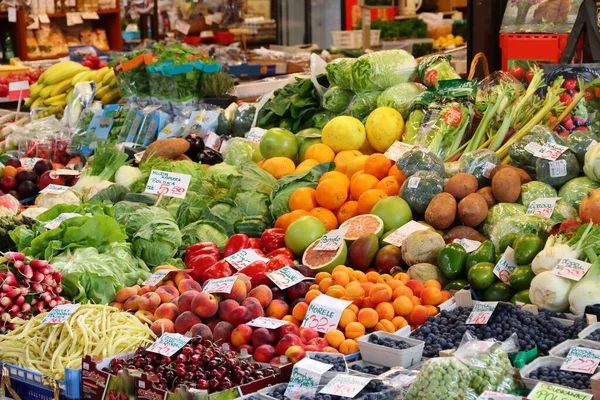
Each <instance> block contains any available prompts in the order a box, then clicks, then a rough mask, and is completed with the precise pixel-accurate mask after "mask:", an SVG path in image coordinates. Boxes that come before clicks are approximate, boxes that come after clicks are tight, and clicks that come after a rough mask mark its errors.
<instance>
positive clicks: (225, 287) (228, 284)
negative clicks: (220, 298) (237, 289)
mask: <svg viewBox="0 0 600 400" xmlns="http://www.w3.org/2000/svg"><path fill="white" fill-rule="evenodd" d="M238 278H239V277H238V276H236V275H233V276H228V277H226V278H219V279H211V280H209V281H208V282H206V284H204V288H203V289H202V292H204V293H231V289H232V288H233V284H234V283H235V281H237V280H238Z"/></svg>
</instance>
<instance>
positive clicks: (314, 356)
mask: <svg viewBox="0 0 600 400" xmlns="http://www.w3.org/2000/svg"><path fill="white" fill-rule="evenodd" d="M306 356H307V357H308V358H310V359H311V360H315V361H319V362H322V363H324V364H330V365H333V368H331V369H330V370H329V371H327V372H325V373H324V374H323V375H321V381H320V384H321V385H326V384H328V383H329V381H330V380H332V379H333V377H334V376H336V375H337V374H347V373H348V365H346V359H345V358H344V355H343V354H336V353H326V352H320V351H307V352H306ZM327 359H331V360H332V362H333V364H332V362H329V361H326V360H327ZM336 366H339V368H341V367H343V368H344V370H343V371H338V370H336Z"/></svg>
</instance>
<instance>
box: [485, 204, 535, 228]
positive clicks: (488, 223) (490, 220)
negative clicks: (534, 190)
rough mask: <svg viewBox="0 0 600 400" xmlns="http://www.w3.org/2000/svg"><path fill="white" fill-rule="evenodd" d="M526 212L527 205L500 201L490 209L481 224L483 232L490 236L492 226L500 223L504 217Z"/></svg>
mask: <svg viewBox="0 0 600 400" xmlns="http://www.w3.org/2000/svg"><path fill="white" fill-rule="evenodd" d="M526 212H527V207H525V206H524V205H522V204H515V203H498V204H496V205H494V206H492V208H490V209H489V211H488V215H487V217H486V219H485V221H483V224H482V225H481V228H480V230H481V233H483V234H484V235H485V236H489V233H490V230H491V229H492V226H494V225H497V224H499V223H500V221H502V220H504V219H507V218H510V217H514V216H522V215H525V213H526Z"/></svg>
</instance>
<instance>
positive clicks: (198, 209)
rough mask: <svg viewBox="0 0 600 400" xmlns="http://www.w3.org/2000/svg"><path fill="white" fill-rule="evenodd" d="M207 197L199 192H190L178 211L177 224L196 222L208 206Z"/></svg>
mask: <svg viewBox="0 0 600 400" xmlns="http://www.w3.org/2000/svg"><path fill="white" fill-rule="evenodd" d="M206 204H207V199H206V198H205V197H204V196H202V195H199V194H198V193H194V192H188V194H187V195H186V196H185V201H183V202H182V203H181V204H180V205H179V208H178V209H177V212H176V214H175V215H176V218H177V224H178V225H179V226H180V227H184V226H187V225H189V224H191V223H192V222H196V221H198V220H199V219H200V217H201V216H202V213H203V212H204V209H205V208H206Z"/></svg>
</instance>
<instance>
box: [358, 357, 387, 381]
mask: <svg viewBox="0 0 600 400" xmlns="http://www.w3.org/2000/svg"><path fill="white" fill-rule="evenodd" d="M389 370H390V367H386V366H382V365H376V364H371V363H368V362H365V361H362V360H361V361H355V362H353V363H350V364H348V373H349V374H350V375H356V376H363V377H365V378H374V377H376V376H379V375H381V374H384V373H386V372H388V371H389ZM370 372H375V374H373V373H370ZM376 372H379V373H376Z"/></svg>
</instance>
